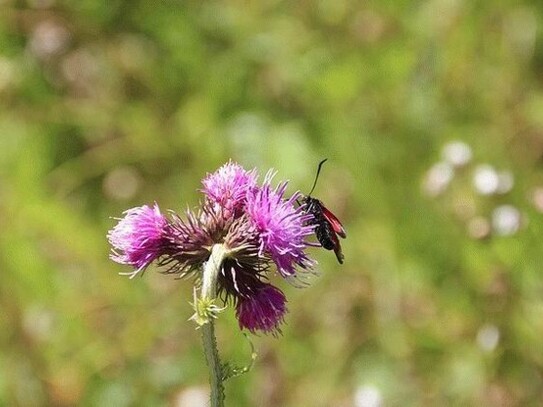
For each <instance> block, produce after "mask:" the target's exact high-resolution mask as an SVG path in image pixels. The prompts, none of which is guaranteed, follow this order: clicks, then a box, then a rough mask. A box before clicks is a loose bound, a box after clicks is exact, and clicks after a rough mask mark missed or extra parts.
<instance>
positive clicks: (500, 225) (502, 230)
mask: <svg viewBox="0 0 543 407" xmlns="http://www.w3.org/2000/svg"><path fill="white" fill-rule="evenodd" d="M520 223H521V215H520V211H519V210H518V209H517V208H515V207H514V206H512V205H502V206H498V207H497V208H496V209H494V211H493V212H492V228H493V229H494V232H495V233H496V234H498V235H501V236H509V235H513V234H515V233H516V232H518V230H519V228H520Z"/></svg>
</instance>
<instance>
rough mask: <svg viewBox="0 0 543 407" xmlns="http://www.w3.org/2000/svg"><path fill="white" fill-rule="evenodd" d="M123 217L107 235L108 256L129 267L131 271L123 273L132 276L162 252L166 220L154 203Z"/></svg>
mask: <svg viewBox="0 0 543 407" xmlns="http://www.w3.org/2000/svg"><path fill="white" fill-rule="evenodd" d="M124 215H125V216H124V218H122V219H120V220H119V223H117V225H116V226H115V227H114V228H113V229H112V230H110V231H109V233H108V235H107V238H108V240H109V243H110V244H111V246H113V249H112V254H111V256H110V257H111V259H112V260H113V261H116V262H117V263H121V264H129V265H131V266H133V267H134V269H135V270H134V271H133V272H131V273H127V274H129V275H130V276H131V277H134V276H135V275H136V274H138V273H139V272H140V271H142V270H144V269H145V268H146V267H147V266H148V265H149V264H151V262H153V260H155V259H157V258H158V257H159V256H161V255H162V254H163V253H164V249H165V246H166V243H167V242H166V239H165V232H166V227H167V225H168V221H167V219H166V218H165V217H164V215H162V213H161V212H160V209H159V207H158V205H157V204H155V205H154V207H153V208H151V207H149V206H147V205H144V206H140V207H136V208H132V209H128V210H127V211H125V212H124Z"/></svg>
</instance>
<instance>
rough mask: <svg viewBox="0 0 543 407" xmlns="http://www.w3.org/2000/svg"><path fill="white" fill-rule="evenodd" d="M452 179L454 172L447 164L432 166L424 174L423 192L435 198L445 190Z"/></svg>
mask: <svg viewBox="0 0 543 407" xmlns="http://www.w3.org/2000/svg"><path fill="white" fill-rule="evenodd" d="M453 177H454V170H453V167H452V166H451V165H450V164H449V163H446V162H439V163H437V164H434V165H433V166H432V167H431V168H430V169H429V170H428V172H427V173H426V178H425V180H424V191H425V192H426V193H427V194H428V195H430V196H437V195H439V194H441V193H443V191H445V189H447V187H448V186H449V184H450V182H451V181H452V179H453Z"/></svg>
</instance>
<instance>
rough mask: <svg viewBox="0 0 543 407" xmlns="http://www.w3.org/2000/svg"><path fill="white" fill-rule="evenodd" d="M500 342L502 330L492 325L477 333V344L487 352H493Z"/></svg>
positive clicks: (487, 325)
mask: <svg viewBox="0 0 543 407" xmlns="http://www.w3.org/2000/svg"><path fill="white" fill-rule="evenodd" d="M499 341H500V330H499V329H498V328H497V327H496V326H495V325H491V324H486V325H483V326H482V327H481V328H479V331H478V332H477V344H478V345H479V347H480V348H481V349H482V350H483V351H485V352H492V351H493V350H494V349H496V346H498V343H499Z"/></svg>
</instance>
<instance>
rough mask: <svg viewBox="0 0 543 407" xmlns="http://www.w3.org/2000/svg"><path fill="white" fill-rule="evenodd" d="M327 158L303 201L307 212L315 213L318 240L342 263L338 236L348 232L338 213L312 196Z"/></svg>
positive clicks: (343, 236)
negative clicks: (335, 213)
mask: <svg viewBox="0 0 543 407" xmlns="http://www.w3.org/2000/svg"><path fill="white" fill-rule="evenodd" d="M326 160H327V158H325V159H324V160H322V161H321V162H320V163H319V166H318V168H317V175H316V176H315V181H314V182H313V187H312V188H311V191H310V192H309V194H307V195H306V196H304V197H303V199H302V202H303V205H304V210H305V212H307V213H310V214H312V215H313V218H314V220H313V224H314V225H316V226H315V234H316V236H317V240H318V241H319V242H320V244H321V246H322V247H324V248H325V249H326V250H334V253H335V254H336V257H337V260H338V261H339V263H340V264H343V259H344V256H343V253H342V251H341V245H340V244H339V239H338V236H339V237H341V238H343V239H345V238H346V237H347V233H345V228H344V227H343V225H342V224H341V222H340V221H339V219H338V218H337V217H336V215H334V214H333V213H332V212H330V211H329V210H328V209H327V208H326V206H324V205H323V203H322V202H321V201H320V200H318V199H317V198H313V197H312V196H311V194H312V193H313V190H314V189H315V186H316V185H317V180H318V179H319V173H320V172H321V167H322V165H323V164H324V163H325V162H326Z"/></svg>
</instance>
